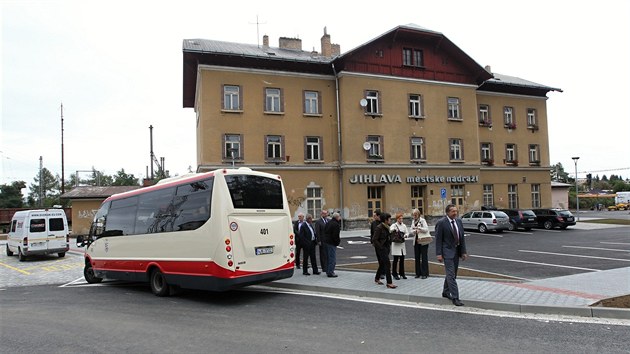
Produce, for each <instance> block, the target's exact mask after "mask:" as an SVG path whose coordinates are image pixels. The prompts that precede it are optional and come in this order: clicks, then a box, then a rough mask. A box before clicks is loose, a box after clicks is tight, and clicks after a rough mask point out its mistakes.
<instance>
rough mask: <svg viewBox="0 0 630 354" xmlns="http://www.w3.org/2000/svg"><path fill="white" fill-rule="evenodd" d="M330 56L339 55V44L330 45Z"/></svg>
mask: <svg viewBox="0 0 630 354" xmlns="http://www.w3.org/2000/svg"><path fill="white" fill-rule="evenodd" d="M330 54H332V56H333V57H336V56H339V55H341V46H339V44H332V52H331V53H330Z"/></svg>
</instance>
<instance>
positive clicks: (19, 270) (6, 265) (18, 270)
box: [0, 262, 31, 275]
mask: <svg viewBox="0 0 630 354" xmlns="http://www.w3.org/2000/svg"><path fill="white" fill-rule="evenodd" d="M0 265H2V266H5V267H7V268H9V269H11V270H15V271H17V272H20V273H22V274H26V275H31V273H29V272H27V271H25V270H22V269H19V268H15V267H11V266H10V265H8V264H4V263H2V262H0Z"/></svg>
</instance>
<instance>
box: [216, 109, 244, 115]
mask: <svg viewBox="0 0 630 354" xmlns="http://www.w3.org/2000/svg"><path fill="white" fill-rule="evenodd" d="M221 113H237V114H240V113H243V110H242V109H222V110H221Z"/></svg>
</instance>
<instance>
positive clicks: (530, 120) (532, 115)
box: [527, 108, 538, 127]
mask: <svg viewBox="0 0 630 354" xmlns="http://www.w3.org/2000/svg"><path fill="white" fill-rule="evenodd" d="M537 125H538V122H537V120H536V109H535V108H528V109H527V126H528V127H536V126H537Z"/></svg>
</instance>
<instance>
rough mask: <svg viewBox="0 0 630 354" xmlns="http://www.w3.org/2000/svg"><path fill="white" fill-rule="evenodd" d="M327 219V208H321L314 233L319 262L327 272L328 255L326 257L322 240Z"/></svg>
mask: <svg viewBox="0 0 630 354" xmlns="http://www.w3.org/2000/svg"><path fill="white" fill-rule="evenodd" d="M328 221H329V220H328V210H322V213H321V217H320V218H319V219H317V221H315V234H316V237H317V245H318V246H319V263H320V264H321V265H322V270H323V271H324V272H327V269H326V267H327V266H328V257H326V246H325V245H324V243H323V242H322V238H323V237H324V229H325V228H326V224H327V223H328ZM327 273H328V272H327Z"/></svg>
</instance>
